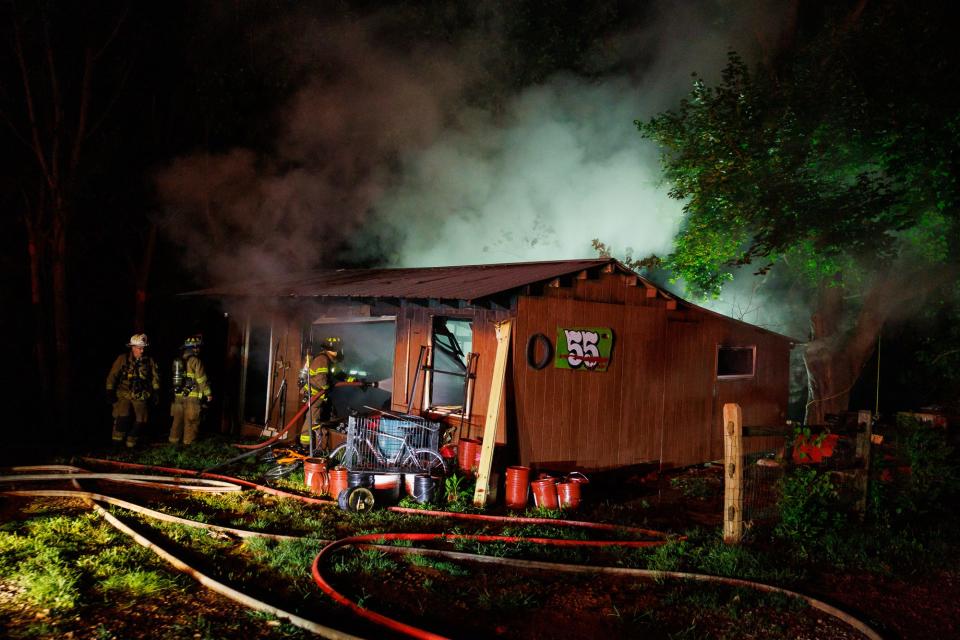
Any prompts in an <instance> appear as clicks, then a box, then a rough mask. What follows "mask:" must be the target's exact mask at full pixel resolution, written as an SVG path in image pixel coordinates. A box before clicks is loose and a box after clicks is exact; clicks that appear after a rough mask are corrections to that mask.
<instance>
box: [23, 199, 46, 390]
mask: <svg viewBox="0 0 960 640" xmlns="http://www.w3.org/2000/svg"><path fill="white" fill-rule="evenodd" d="M25 227H26V230H27V253H28V256H29V258H30V306H31V308H32V309H33V322H34V342H33V355H34V358H35V359H36V362H37V376H38V378H39V381H38V382H39V386H38V391H39V392H40V397H41V398H49V397H50V359H49V357H48V352H47V323H46V320H45V318H46V314H45V313H44V309H43V285H42V284H41V280H42V274H41V264H42V262H43V259H42V257H41V255H40V253H41V250H42V249H41V246H40V239H39V238H38V237H37V232H36V229H35V227H34V225H33V224H32V223H31V219H30V217H29V214H28V215H27V217H26V218H25ZM40 405H41V406H49V404H47V403H40Z"/></svg>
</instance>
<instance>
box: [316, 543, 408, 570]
mask: <svg viewBox="0 0 960 640" xmlns="http://www.w3.org/2000/svg"><path fill="white" fill-rule="evenodd" d="M399 566H400V565H399V564H397V562H396V561H395V560H393V558H391V557H390V556H389V555H388V554H387V553H386V552H385V551H379V550H377V549H362V550H360V551H358V552H356V553H351V554H341V555H340V556H338V557H337V558H336V560H334V561H333V572H334V573H338V574H346V575H350V574H356V573H365V574H371V575H380V574H383V573H385V572H387V571H393V570H395V569H397V568H399ZM302 568H303V565H301V571H302Z"/></svg>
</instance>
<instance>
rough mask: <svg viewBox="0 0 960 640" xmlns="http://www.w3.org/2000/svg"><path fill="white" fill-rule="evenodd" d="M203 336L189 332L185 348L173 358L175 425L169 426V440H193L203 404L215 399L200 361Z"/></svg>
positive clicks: (188, 442)
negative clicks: (191, 334) (178, 355)
mask: <svg viewBox="0 0 960 640" xmlns="http://www.w3.org/2000/svg"><path fill="white" fill-rule="evenodd" d="M201 346H203V338H202V337H201V336H199V335H196V336H190V337H189V338H187V339H186V340H185V341H184V342H183V347H182V349H183V352H182V353H181V355H180V357H178V358H174V360H173V402H172V403H171V404H170V415H171V416H172V417H173V425H172V426H171V427H170V438H169V440H170V443H171V444H177V445H178V444H180V443H181V442H182V443H183V444H185V445H189V444H193V441H194V440H196V439H197V433H198V432H199V431H200V413H201V410H202V409H203V406H205V405H206V404H210V403H211V402H213V393H212V392H211V391H210V383H209V381H208V380H207V373H206V371H204V368H203V363H202V362H201V361H200V347H201Z"/></svg>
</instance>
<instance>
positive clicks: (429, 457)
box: [403, 449, 447, 476]
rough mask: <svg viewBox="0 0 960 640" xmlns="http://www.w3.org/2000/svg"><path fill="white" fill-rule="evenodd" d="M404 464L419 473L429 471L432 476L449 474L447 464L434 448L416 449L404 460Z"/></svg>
mask: <svg viewBox="0 0 960 640" xmlns="http://www.w3.org/2000/svg"><path fill="white" fill-rule="evenodd" d="M403 466H404V467H406V468H408V469H411V470H413V471H416V472H417V473H429V474H430V475H432V476H438V475H439V476H445V475H447V464H446V462H445V461H444V459H443V456H441V455H440V454H439V453H437V452H436V451H434V450H433V449H414V450H413V451H411V452H410V455H409V456H407V459H406V460H404V461H403Z"/></svg>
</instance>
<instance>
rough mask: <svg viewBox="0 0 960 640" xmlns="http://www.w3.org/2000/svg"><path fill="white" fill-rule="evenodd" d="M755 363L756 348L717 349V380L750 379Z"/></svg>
mask: <svg viewBox="0 0 960 640" xmlns="http://www.w3.org/2000/svg"><path fill="white" fill-rule="evenodd" d="M756 362H757V348H756V347H755V346H750V347H725V346H723V345H720V346H718V347H717V378H721V379H723V378H727V379H730V378H752V377H753V374H754V368H755V366H756Z"/></svg>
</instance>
